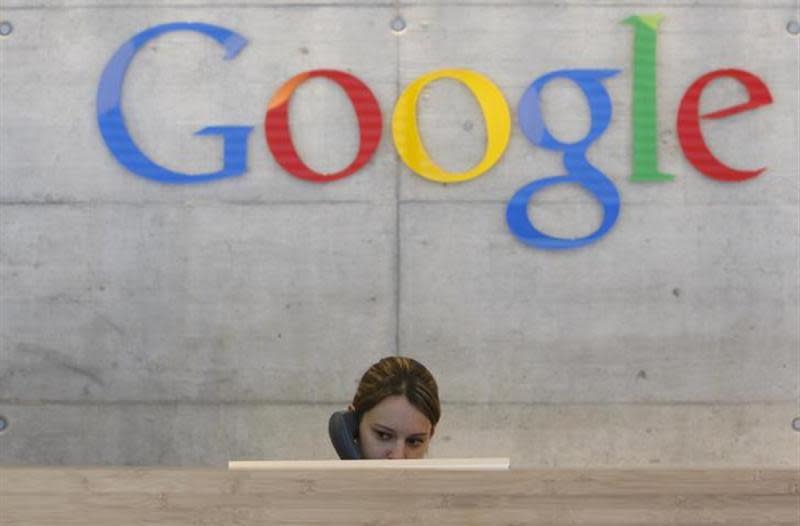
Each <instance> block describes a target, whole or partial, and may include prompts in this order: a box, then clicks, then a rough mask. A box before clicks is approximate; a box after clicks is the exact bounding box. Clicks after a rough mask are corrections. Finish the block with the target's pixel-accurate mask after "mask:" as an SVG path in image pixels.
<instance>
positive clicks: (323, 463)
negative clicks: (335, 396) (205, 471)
mask: <svg viewBox="0 0 800 526" xmlns="http://www.w3.org/2000/svg"><path fill="white" fill-rule="evenodd" d="M510 465H511V459H509V458H506V457H498V458H435V459H433V458H423V459H397V460H359V461H358V462H342V461H341V460H231V461H230V462H228V469H233V470H240V469H242V470H262V471H264V470H272V469H297V470H305V471H313V470H348V471H352V470H358V471H364V470H372V469H406V470H429V469H433V470H448V471H503V470H507V469H508V468H509V467H510Z"/></svg>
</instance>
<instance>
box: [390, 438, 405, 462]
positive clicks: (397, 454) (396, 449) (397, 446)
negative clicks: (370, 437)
mask: <svg viewBox="0 0 800 526" xmlns="http://www.w3.org/2000/svg"><path fill="white" fill-rule="evenodd" d="M386 458H387V459H390V460H394V459H399V458H406V451H405V444H404V443H403V441H402V440H398V441H397V442H395V443H394V445H393V446H392V448H391V449H389V450H388V451H387V452H386Z"/></svg>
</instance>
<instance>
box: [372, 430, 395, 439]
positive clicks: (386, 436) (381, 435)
mask: <svg viewBox="0 0 800 526" xmlns="http://www.w3.org/2000/svg"><path fill="white" fill-rule="evenodd" d="M375 434H377V435H378V439H380V440H389V439H390V438H392V435H390V434H389V433H384V432H382V431H376V432H375Z"/></svg>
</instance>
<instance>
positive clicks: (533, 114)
mask: <svg viewBox="0 0 800 526" xmlns="http://www.w3.org/2000/svg"><path fill="white" fill-rule="evenodd" d="M660 21H661V17H660V16H659V15H649V16H644V15H640V16H632V17H630V18H628V19H626V20H625V21H624V22H625V23H626V24H629V25H631V26H632V27H633V29H634V64H633V72H634V85H633V111H632V120H633V159H632V161H633V167H632V168H633V169H632V174H631V177H630V180H631V181H633V182H665V181H670V180H672V179H673V176H672V175H669V174H665V173H662V172H660V171H659V170H658V142H657V136H658V134H657V129H658V118H657V114H656V86H657V83H656V71H655V49H656V41H657V31H658V26H659V24H660ZM175 31H193V32H196V33H200V34H202V35H204V36H207V37H209V38H212V39H214V40H215V41H216V42H217V43H218V44H219V45H221V46H222V47H223V48H224V49H225V59H226V60H230V59H233V58H235V57H236V56H237V55H238V54H239V52H240V51H241V50H242V48H243V47H244V46H245V45H246V44H247V40H246V39H245V38H244V37H242V36H241V35H239V34H237V33H235V32H233V31H231V30H229V29H226V28H224V27H220V26H215V25H210V24H202V23H189V22H176V23H170V24H163V25H158V26H155V27H152V28H149V29H146V30H144V31H142V32H141V33H138V34H137V35H135V36H134V37H133V38H131V39H130V40H128V41H127V42H125V43H124V44H123V45H122V47H120V48H119V49H118V50H117V52H116V53H115V54H114V55H113V56H112V57H111V60H110V61H109V62H108V64H107V65H106V67H105V69H104V71H103V74H102V76H101V78H100V83H99V86H98V90H97V121H98V124H99V126H100V133H101V134H102V136H103V139H104V141H105V143H106V145H107V146H108V148H109V150H110V151H111V153H112V154H113V155H114V157H115V158H116V159H117V161H119V162H120V163H121V164H122V165H123V166H124V167H125V168H127V169H128V170H130V171H131V172H133V173H134V174H136V175H139V176H141V177H145V178H147V179H151V180H153V181H158V182H160V183H166V184H187V183H189V184H193V183H206V182H210V181H214V180H217V179H224V178H227V177H234V176H239V175H242V174H244V173H245V172H246V171H247V139H248V137H249V135H250V133H251V132H252V130H253V127H252V126H209V127H206V128H203V129H202V130H200V131H198V132H196V135H218V136H220V137H222V140H223V161H222V168H220V169H219V170H217V171H216V172H211V173H204V174H187V173H180V172H175V171H172V170H169V169H167V168H164V167H163V166H160V165H158V164H156V163H155V162H153V161H152V160H151V159H149V158H148V157H147V156H146V155H145V154H144V152H142V151H141V150H140V149H139V148H138V146H137V145H136V143H135V142H134V141H133V139H132V138H131V136H130V133H129V132H128V129H127V126H126V124H125V116H124V114H123V112H122V107H121V95H122V87H123V81H124V77H125V72H126V70H127V68H128V66H129V65H130V63H131V61H132V60H133V58H134V56H135V55H136V53H137V52H138V51H139V50H140V49H141V48H142V47H143V46H144V45H145V44H146V43H147V42H149V41H150V40H152V39H154V38H157V37H159V36H161V35H163V34H166V33H171V32H175ZM619 72H620V70H618V69H562V70H557V71H552V72H549V73H546V74H544V75H542V76H540V77H538V78H537V79H536V80H534V81H533V83H531V85H530V86H529V87H528V88H527V89H526V90H525V92H524V94H523V95H522V98H521V99H520V101H519V104H518V107H517V113H518V120H519V123H520V127H521V129H522V133H523V134H524V135H525V137H527V139H528V140H529V141H530V142H531V143H533V144H534V145H536V146H539V147H542V148H545V149H548V150H553V151H556V152H559V153H561V154H563V164H564V169H565V171H566V173H565V174H563V175H555V176H552V177H545V178H542V179H538V180H535V181H533V182H531V183H529V184H526V185H525V186H523V187H522V188H520V189H518V190H517V191H516V192H515V193H514V195H513V196H512V197H511V199H510V200H509V202H508V206H507V207H506V221H507V223H508V226H509V228H510V230H511V232H512V233H513V234H514V236H516V237H517V238H518V239H519V240H520V241H522V242H523V243H525V244H527V245H530V246H533V247H537V248H543V249H556V250H558V249H571V248H577V247H580V246H583V245H586V244H589V243H592V242H594V241H596V240H598V239H600V238H601V237H603V236H604V235H605V234H606V233H608V232H609V231H610V230H611V228H613V226H614V223H615V222H616V220H617V216H618V215H619V210H620V199H619V192H618V191H617V187H616V186H615V185H614V183H613V181H611V179H609V178H608V177H606V175H605V174H604V173H603V172H601V171H600V170H599V169H598V168H596V167H595V166H593V165H592V164H591V163H590V162H589V161H588V160H587V158H586V152H587V151H588V149H589V148H590V147H591V146H592V144H593V143H594V142H595V141H596V140H597V139H598V138H599V137H600V136H601V135H602V134H603V132H604V131H605V130H606V128H607V127H608V125H609V123H610V121H611V115H612V103H611V98H610V97H609V94H608V91H607V90H606V88H605V86H604V85H603V81H604V80H605V79H607V78H609V77H612V76H614V75H616V74H618V73H619ZM318 77H321V78H326V79H328V80H330V81H333V82H335V83H336V84H337V85H339V86H340V87H341V88H342V89H343V90H344V92H345V93H346V94H347V96H348V98H349V99H350V102H351V103H352V105H353V108H354V109H355V114H356V119H357V121H358V128H359V134H360V138H359V146H358V152H357V153H356V156H355V158H354V159H353V161H352V162H351V163H350V164H349V165H348V166H347V167H345V168H344V169H342V170H340V171H338V172H334V173H319V172H316V171H314V170H312V169H311V168H310V167H309V166H308V165H306V164H305V163H304V162H303V160H302V159H301V158H300V156H299V154H298V153H297V150H296V149H295V147H294V143H293V142H292V136H291V132H290V129H289V101H290V100H291V97H292V94H293V93H294V92H295V90H296V89H297V88H298V87H299V86H300V85H301V84H303V83H304V82H306V81H307V80H309V79H312V78H318ZM722 78H728V79H733V80H735V81H736V82H738V83H739V84H741V85H742V86H743V87H744V88H745V89H746V91H747V96H748V100H747V101H745V102H743V103H740V104H737V105H733V106H730V107H728V108H725V109H722V110H717V111H714V112H712V113H708V114H705V115H700V112H699V102H700V96H701V95H702V93H703V90H704V89H705V88H706V86H708V85H709V84H710V83H712V82H713V81H715V80H718V79H722ZM439 79H454V80H457V81H459V82H461V83H463V84H464V85H465V86H466V87H467V88H468V89H469V90H470V92H471V93H472V95H473V96H474V97H475V98H476V100H477V101H478V104H479V106H480V109H481V112H482V113H483V118H484V121H485V125H486V146H485V151H484V155H483V158H482V159H481V160H480V161H479V162H478V163H477V164H476V165H475V166H473V167H472V168H470V169H469V170H466V171H463V172H449V171H446V170H444V169H443V168H441V167H440V166H438V165H437V164H436V162H435V161H434V160H433V159H431V157H430V155H429V154H428V152H427V151H426V149H425V145H424V144H423V141H422V138H421V136H420V133H419V128H418V126H417V115H416V111H417V101H418V98H419V96H420V94H421V93H422V91H423V90H424V88H425V87H426V86H427V85H429V84H430V83H432V82H435V81H436V80H439ZM556 79H566V80H569V81H571V82H573V83H575V84H576V85H577V86H578V87H579V88H580V90H581V91H582V93H583V95H584V96H585V97H586V100H587V102H588V105H589V115H590V125H589V132H588V133H587V134H586V136H585V137H583V138H582V139H581V140H579V141H576V142H572V143H565V142H562V141H559V140H558V139H556V138H555V137H554V136H553V135H552V134H551V133H550V132H549V131H548V129H547V125H546V123H545V122H544V119H543V117H542V109H541V105H540V100H541V92H542V90H543V89H544V87H545V86H546V85H547V84H548V83H549V82H550V81H552V80H556ZM770 103H772V96H771V94H770V92H769V89H768V88H767V86H766V84H764V82H763V81H762V80H761V79H760V78H758V77H757V76H756V75H754V74H752V73H750V72H747V71H744V70H741V69H719V70H715V71H710V72H708V73H706V74H704V75H702V76H701V77H699V78H698V79H697V80H695V81H694V82H693V83H692V84H691V85H690V86H689V88H688V89H687V90H686V92H685V93H684V95H683V97H682V99H681V102H680V105H679V108H678V115H677V130H678V140H679V143H680V146H681V149H682V150H683V153H684V155H685V156H686V158H687V160H688V161H689V162H690V163H691V164H692V165H693V166H694V167H695V168H696V169H697V170H698V171H700V172H701V173H702V174H703V175H705V176H707V177H711V178H713V179H717V180H720V181H728V182H737V181H744V180H747V179H751V178H753V177H756V176H758V175H759V174H760V173H762V172H763V171H764V170H765V169H764V168H761V169H758V170H737V169H735V168H732V167H730V166H727V165H725V164H723V163H722V162H721V161H719V160H718V159H717V158H716V157H715V156H714V154H713V153H712V152H711V150H710V149H709V147H708V146H707V144H706V142H705V139H704V137H703V134H702V132H701V129H700V121H701V119H721V118H724V117H727V116H730V115H734V114H737V113H741V112H745V111H749V110H753V109H755V108H758V107H760V106H763V105H766V104H770ZM382 120H383V117H382V113H381V109H380V106H379V104H378V101H377V99H376V98H375V95H374V94H373V93H372V91H371V90H370V89H369V87H368V86H367V85H366V84H365V83H364V82H363V81H361V80H360V79H359V78H358V77H356V76H354V75H352V74H350V73H347V72H343V71H338V70H328V69H316V70H312V71H306V72H304V73H300V74H298V75H296V76H294V77H292V78H291V79H289V80H288V81H286V82H285V83H284V84H283V85H282V86H281V87H280V88H278V90H277V91H276V92H275V93H274V94H273V96H272V98H271V99H270V101H269V103H268V106H267V111H266V115H265V118H264V134H265V138H266V145H267V147H268V148H269V150H270V152H271V153H272V155H273V156H274V157H275V160H276V161H277V162H278V164H279V165H280V166H281V167H282V168H283V169H284V170H286V171H287V172H288V173H289V174H291V175H292V176H294V177H297V178H300V179H304V180H306V181H311V182H314V183H329V182H331V181H336V180H338V179H342V178H344V177H348V176H350V175H352V174H354V173H356V172H357V171H358V170H359V169H360V168H361V167H363V166H364V165H365V164H367V163H368V162H369V160H370V159H371V158H372V156H373V155H374V154H375V151H376V150H377V148H378V144H379V142H380V139H381V134H382V131H383V125H382ZM510 136H511V113H510V110H509V106H508V103H507V102H506V99H505V97H504V96H503V93H502V91H501V90H500V89H499V88H498V87H497V85H496V84H494V83H493V82H492V81H491V79H489V78H488V77H486V76H485V75H482V74H480V73H478V72H475V71H471V70H468V69H440V70H437V71H433V72H430V73H427V74H425V75H422V76H421V77H419V78H417V79H416V80H414V81H413V82H412V83H411V84H409V85H408V86H407V87H406V88H405V90H404V91H403V92H402V93H401V95H400V97H399V98H398V99H397V102H396V103H395V107H394V112H393V114H392V137H393V139H394V145H395V148H396V149H397V153H398V154H399V156H400V158H401V159H402V160H403V162H404V163H405V164H406V165H407V166H408V167H409V168H410V169H411V170H413V171H414V172H415V173H417V174H418V175H420V176H422V177H425V178H426V179H429V180H431V181H436V182H443V183H460V182H464V181H468V180H470V179H475V178H476V177H480V176H481V175H483V174H484V173H486V172H487V171H488V170H490V169H491V167H492V166H493V165H494V164H495V163H496V162H497V161H498V160H499V159H500V157H502V155H503V152H504V151H505V149H506V146H507V145H508V141H509V138H510ZM559 184H577V185H580V186H581V187H583V188H584V189H585V190H586V191H588V192H589V193H590V194H591V195H592V196H593V197H594V198H595V199H596V200H597V201H598V203H600V205H601V206H602V208H603V220H602V223H601V225H600V226H599V227H598V228H597V230H595V231H594V232H593V233H591V234H589V235H587V236H584V237H581V238H577V239H574V238H561V237H554V236H550V235H548V234H547V233H545V232H542V231H541V230H539V229H537V228H536V226H535V225H534V224H533V222H532V221H531V220H530V218H529V217H528V213H527V209H528V204H529V202H530V200H531V199H532V198H533V196H534V194H536V193H537V192H539V191H540V190H543V189H545V188H547V187H549V186H552V185H559Z"/></svg>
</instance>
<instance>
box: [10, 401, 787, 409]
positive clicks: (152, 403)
mask: <svg viewBox="0 0 800 526" xmlns="http://www.w3.org/2000/svg"><path fill="white" fill-rule="evenodd" d="M350 402H351V400H339V401H336V400H334V401H329V402H309V401H302V400H297V401H293V400H0V405H3V406H22V407H38V406H47V405H52V406H74V407H78V406H87V407H106V406H123V407H128V406H146V407H150V406H178V405H184V406H207V407H214V406H243V407H248V406H307V407H328V406H331V405H333V406H343V405H347V404H349V403H350ZM794 403H795V400H783V401H781V400H768V401H763V400H762V401H759V400H756V401H751V400H748V401H745V402H731V401H725V400H723V401H714V400H711V401H673V402H669V401H666V402H472V401H466V400H454V401H448V400H443V401H442V405H444V406H445V407H531V408H533V407H556V408H575V407H636V406H641V407H693V406H697V407H745V406H782V405H788V404H794Z"/></svg>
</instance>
